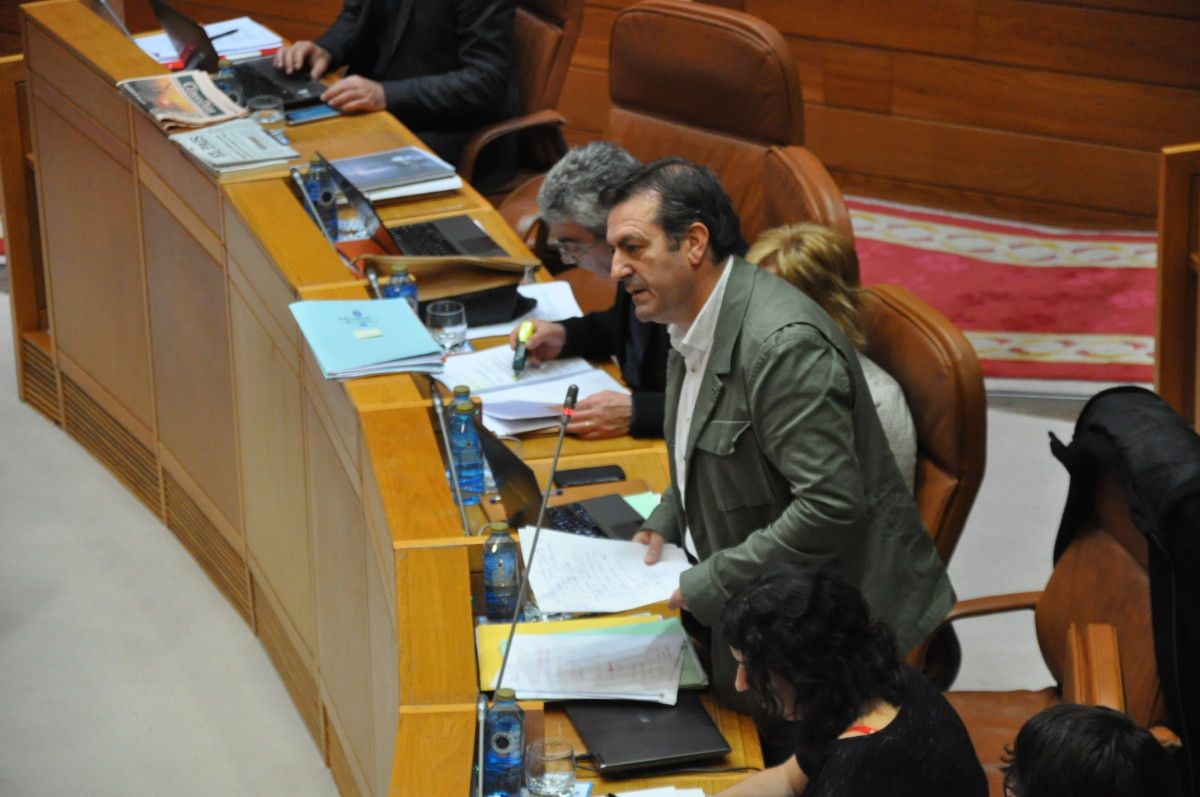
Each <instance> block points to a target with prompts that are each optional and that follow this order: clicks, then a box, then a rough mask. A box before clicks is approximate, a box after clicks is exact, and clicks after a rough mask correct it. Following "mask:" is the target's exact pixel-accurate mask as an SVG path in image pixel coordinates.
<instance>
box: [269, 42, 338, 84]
mask: <svg viewBox="0 0 1200 797" xmlns="http://www.w3.org/2000/svg"><path fill="white" fill-rule="evenodd" d="M332 62H333V55H331V54H330V52H329V51H328V50H326V49H325V48H324V47H321V46H320V45H318V44H316V43H315V42H310V41H306V40H301V41H298V42H295V43H293V44H289V45H288V46H287V47H284V48H282V49H281V50H280V51H279V52H277V53H275V68H276V69H282V70H283V71H284V72H286V73H287V74H289V75H290V74H292V73H293V72H295V71H296V70H298V69H301V68H303V67H304V64H305V63H308V64H310V65H311V66H312V71H311V72H309V74H310V75H312V79H313V80H320V79H321V75H323V74H325V72H326V70H328V69H329V65H330V64H331V63H332Z"/></svg>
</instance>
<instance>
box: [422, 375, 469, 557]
mask: <svg viewBox="0 0 1200 797" xmlns="http://www.w3.org/2000/svg"><path fill="white" fill-rule="evenodd" d="M429 395H430V397H431V398H432V399H433V411H434V412H435V413H437V417H438V428H440V429H441V431H442V448H443V449H445V451H446V462H447V463H449V465H450V486H451V487H452V488H453V489H454V503H455V504H457V505H458V519H459V522H461V523H462V530H463V536H464V537H470V536H471V524H470V523H468V522H467V508H466V507H465V506H463V502H462V487H460V486H459V484H458V468H457V467H455V465H454V449H453V447H451V445H450V430H449V429H447V428H446V405H445V404H443V403H442V394H441V393H440V392H439V391H438V384H437V380H436V379H434V378H433V374H429Z"/></svg>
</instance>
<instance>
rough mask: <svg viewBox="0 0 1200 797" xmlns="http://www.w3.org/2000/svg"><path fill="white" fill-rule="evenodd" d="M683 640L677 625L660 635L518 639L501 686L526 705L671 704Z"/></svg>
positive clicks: (670, 623)
mask: <svg viewBox="0 0 1200 797" xmlns="http://www.w3.org/2000/svg"><path fill="white" fill-rule="evenodd" d="M686 642H687V640H686V638H685V637H684V633H683V627H682V626H681V625H680V624H679V621H678V620H672V621H667V622H664V623H663V624H662V630H661V633H658V634H655V635H652V636H651V635H641V634H617V635H615V634H605V633H590V632H586V633H585V632H581V633H575V634H570V635H544V634H532V635H520V636H516V637H514V638H513V642H512V646H513V648H512V654H511V655H510V656H509V657H508V669H507V670H506V671H505V673H504V686H507V687H512V688H513V689H515V690H516V692H517V696H518V697H520V698H522V699H526V700H581V699H582V700H587V699H601V700H646V701H651V702H655V703H665V704H666V705H668V706H673V705H675V700H676V697H677V696H678V693H679V675H680V672H681V671H682V670H683V652H684V645H685V644H686Z"/></svg>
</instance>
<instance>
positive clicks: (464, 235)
mask: <svg viewBox="0 0 1200 797" xmlns="http://www.w3.org/2000/svg"><path fill="white" fill-rule="evenodd" d="M321 160H323V161H324V162H325V166H326V168H328V169H329V172H330V174H332V175H333V179H334V181H335V182H337V185H338V190H340V191H341V192H342V195H343V196H344V197H345V198H346V201H347V202H348V203H350V205H351V206H353V207H354V208H355V210H357V211H358V216H359V218H360V219H362V221H363V224H364V225H365V226H366V229H365V230H364V232H365V233H366V237H368V238H370V239H371V240H373V241H375V242H376V243H377V244H378V245H379V247H380V248H381V249H382V250H383V253H384V254H389V255H409V256H420V257H429V256H454V255H470V256H472V257H507V256H508V252H507V251H505V250H504V248H503V247H501V246H500V245H499V244H498V243H496V241H495V240H494V239H493V238H492V236H491V235H489V234H488V231H487V230H485V229H484V228H483V225H482V224H480V223H479V222H478V221H476V220H475V219H473V218H471V217H470V216H468V215H466V214H460V215H458V216H447V217H446V218H442V219H434V220H432V221H425V222H418V223H416V224H402V225H399V226H397V227H388V226H386V225H384V223H383V219H381V218H380V217H379V213H378V212H377V211H376V210H375V206H374V205H372V204H371V201H370V200H369V199H367V197H366V195H365V194H364V193H363V192H362V191H359V190H358V189H357V188H355V187H354V184H353V183H351V182H350V181H349V180H347V179H346V177H345V175H343V174H342V173H341V172H340V171H338V169H337V167H336V166H334V165H333V164H332V163H330V162H329V161H327V160H325V159H324V158H321Z"/></svg>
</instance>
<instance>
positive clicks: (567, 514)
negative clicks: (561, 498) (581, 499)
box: [546, 504, 605, 537]
mask: <svg viewBox="0 0 1200 797" xmlns="http://www.w3.org/2000/svg"><path fill="white" fill-rule="evenodd" d="M546 528H549V529H554V530H556V531H567V532H570V533H571V534H578V535H580V536H582V537H603V536H605V535H604V532H602V531H601V530H600V526H599V524H597V523H596V521H595V519H594V518H593V517H592V516H591V514H590V513H589V512H588V511H587V510H586V509H584V508H583V507H581V506H580V505H579V504H564V505H563V506H550V507H546Z"/></svg>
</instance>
